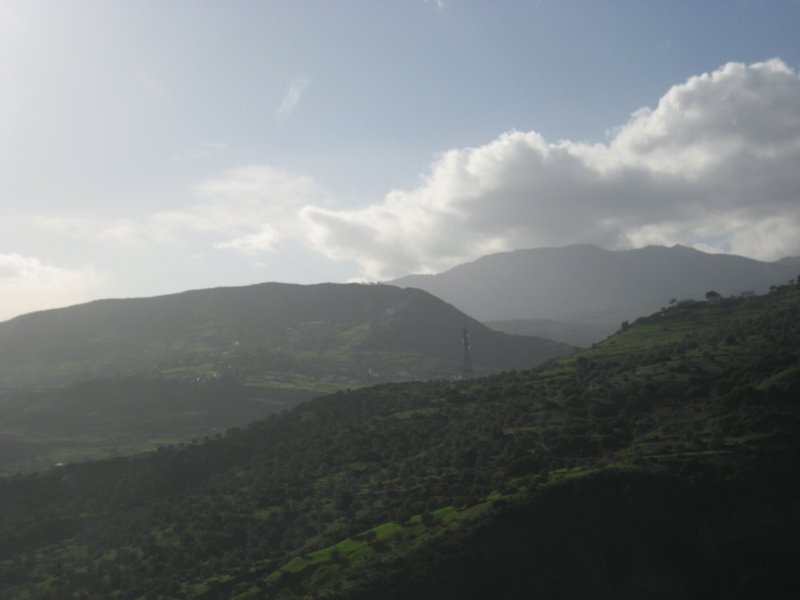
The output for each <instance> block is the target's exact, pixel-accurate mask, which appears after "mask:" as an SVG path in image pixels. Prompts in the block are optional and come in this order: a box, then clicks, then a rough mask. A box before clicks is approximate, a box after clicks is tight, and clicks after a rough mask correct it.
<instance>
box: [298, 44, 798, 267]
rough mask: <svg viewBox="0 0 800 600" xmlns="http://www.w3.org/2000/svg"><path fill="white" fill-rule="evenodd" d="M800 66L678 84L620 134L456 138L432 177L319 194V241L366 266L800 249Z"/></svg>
mask: <svg viewBox="0 0 800 600" xmlns="http://www.w3.org/2000/svg"><path fill="white" fill-rule="evenodd" d="M798 165H800V78H798V75H797V73H795V72H794V71H792V70H791V69H789V68H788V67H787V66H786V65H785V64H784V63H783V62H781V61H780V60H777V59H773V60H770V61H767V62H763V63H757V64H753V65H749V66H748V65H743V64H738V63H730V64H727V65H724V66H723V67H721V68H720V69H718V70H716V71H714V72H713V73H708V74H703V75H700V76H697V77H692V78H690V79H689V80H687V81H686V82H685V83H682V84H680V85H675V86H673V87H672V88H671V89H670V90H669V91H668V92H667V93H666V94H665V95H664V96H663V97H662V98H661V99H660V100H659V102H658V105H657V106H656V107H655V108H642V109H640V110H638V111H636V112H635V113H634V114H633V115H632V116H631V119H630V120H629V121H628V123H626V124H625V125H623V126H621V127H619V128H617V129H616V130H615V131H614V133H613V134H612V136H611V139H610V141H609V142H608V143H607V144H595V145H590V144H585V143H579V142H571V141H560V142H557V143H550V142H547V141H546V140H545V139H544V138H543V137H542V136H541V135H539V134H537V133H535V132H528V133H525V132H518V131H511V132H507V133H505V134H503V135H501V136H500V137H499V138H497V139H496V140H494V141H492V142H490V143H488V144H486V145H484V146H480V147H477V148H463V149H458V150H451V151H449V152H446V153H444V154H443V155H441V156H440V157H439V158H438V159H437V160H436V162H435V163H434V164H433V166H432V168H431V171H430V174H429V175H428V176H427V177H426V178H425V179H424V180H423V181H422V183H421V184H420V186H419V187H417V188H416V189H412V190H393V191H391V192H390V193H389V194H387V196H386V197H385V198H384V200H383V201H382V202H380V203H377V204H373V205H371V206H368V207H366V208H362V209H358V210H332V209H328V208H321V207H307V208H305V209H304V210H303V212H302V216H303V218H304V220H305V222H306V224H307V226H308V228H309V238H310V240H311V242H312V244H314V246H315V247H316V248H317V249H318V250H320V251H321V252H323V253H325V254H326V255H327V256H329V257H331V258H337V259H354V260H357V261H358V262H359V263H360V264H361V266H362V269H363V272H364V274H365V275H366V276H368V277H371V278H378V279H380V278H387V277H392V276H397V275H402V274H405V273H408V272H420V271H422V272H427V271H439V270H442V269H444V268H447V267H450V266H452V265H454V264H457V263H459V262H463V261H465V260H470V259H473V258H475V257H478V256H480V255H483V254H486V253H487V252H493V251H500V250H506V249H514V248H523V247H536V246H547V245H564V244H569V243H576V242H590V243H596V244H599V245H602V246H606V247H616V248H625V247H636V246H641V245H645V244H655V243H660V244H674V243H682V244H686V245H696V246H698V247H705V248H712V247H713V248H717V249H719V250H722V251H726V252H734V253H740V254H745V255H748V256H753V257H757V258H762V259H776V258H779V257H781V256H783V255H788V254H800V169H798Z"/></svg>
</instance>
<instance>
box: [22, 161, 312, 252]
mask: <svg viewBox="0 0 800 600" xmlns="http://www.w3.org/2000/svg"><path fill="white" fill-rule="evenodd" d="M192 191H193V196H194V200H193V201H192V202H191V203H187V205H186V206H184V207H179V208H175V209H171V210H162V211H157V212H154V213H150V214H147V215H142V216H133V217H126V218H118V219H111V220H103V219H90V218H80V217H59V216H45V215H39V216H35V217H32V218H31V222H32V224H33V225H34V226H35V227H37V228H38V229H39V230H43V231H46V232H48V233H53V234H59V235H70V236H72V237H80V238H83V239H93V240H95V241H97V242H101V243H102V242H112V243H115V244H122V245H126V246H129V247H130V248H138V249H147V248H151V247H154V246H184V247H199V248H210V247H214V248H218V249H226V250H237V251H241V252H244V253H247V254H252V253H254V252H270V251H274V250H276V249H278V248H279V247H280V245H281V243H282V242H283V241H284V240H286V239H297V238H302V236H303V231H302V227H301V226H302V223H301V221H300V219H299V216H298V215H299V212H300V210H301V209H302V207H303V206H305V205H307V204H310V203H312V202H313V203H316V204H319V203H321V202H324V201H325V193H324V191H323V190H322V189H321V188H320V186H318V185H317V184H316V183H315V182H314V181H313V180H312V179H311V178H310V177H307V176H303V175H295V174H293V173H290V172H287V171H284V170H282V169H278V168H275V167H272V166H269V165H248V166H244V167H239V168H236V169H232V170H230V171H228V172H226V173H223V174H222V175H221V176H220V177H217V178H213V179H208V180H206V181H203V182H201V183H199V184H198V185H196V186H195V187H194V189H193V190H192Z"/></svg>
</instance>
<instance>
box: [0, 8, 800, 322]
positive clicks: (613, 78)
mask: <svg viewBox="0 0 800 600" xmlns="http://www.w3.org/2000/svg"><path fill="white" fill-rule="evenodd" d="M798 31H800V1H798V0H780V1H779V0H722V1H716V0H704V1H703V2H696V1H681V0H676V1H673V2H661V1H655V0H652V1H650V0H635V1H634V0H631V1H614V0H609V1H601V0H539V1H536V0H529V1H510V0H508V1H506V0H496V1H492V2H488V1H485V0H427V1H426V0H381V1H378V0H359V1H355V0H337V1H333V0H318V1H304V0H296V1H294V0H293V1H292V2H278V1H267V0H265V1H255V0H228V1H225V2H222V1H207V0H170V1H168V2H165V1H163V0H69V1H64V0H52V1H47V0H0V320H4V319H9V318H12V317H14V316H15V315H19V314H22V313H27V312H32V311H35V310H41V309H46V308H54V307H60V306H66V305H70V304H75V303H79V302H85V301H89V300H92V299H98V298H111V297H115V298H119V297H131V296H151V295H158V294H165V293H172V292H179V291H183V290H187V289H198V288H208V287H217V286H228V285H247V284H252V283H259V282H263V281H284V282H294V283H314V282H322V281H341V282H344V281H385V280H389V279H391V278H394V277H399V276H402V275H406V274H409V273H420V272H421V273H434V272H440V271H442V270H445V269H447V268H450V267H452V266H455V265H457V264H460V263H463V262H467V261H470V260H473V259H475V258H478V257H480V256H482V255H485V254H489V253H492V252H499V251H506V250H514V249H518V248H535V247H542V246H563V245H568V244H573V243H592V244H597V245H599V246H601V247H605V248H609V249H626V248H636V247H641V246H645V245H649V244H660V245H668V246H669V245H673V244H683V245H687V246H693V247H696V248H698V249H701V250H705V251H710V252H722V253H735V254H740V255H744V256H749V257H752V258H756V259H759V260H777V259H779V258H781V257H783V256H795V255H800V168H798V166H800V77H799V76H798V70H799V69H800V35H798V33H797V32H798Z"/></svg>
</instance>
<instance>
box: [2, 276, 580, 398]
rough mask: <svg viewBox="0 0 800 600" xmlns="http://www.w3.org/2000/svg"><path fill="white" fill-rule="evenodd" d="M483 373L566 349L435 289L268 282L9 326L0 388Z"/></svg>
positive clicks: (26, 318) (83, 308)
mask: <svg viewBox="0 0 800 600" xmlns="http://www.w3.org/2000/svg"><path fill="white" fill-rule="evenodd" d="M463 327H467V328H468V330H469V334H470V336H471V340H472V350H473V356H472V358H473V362H474V365H475V368H476V372H482V371H483V372H485V371H488V370H497V369H508V368H523V367H530V366H533V365H534V364H538V363H540V362H542V361H543V360H545V359H548V358H551V357H553V356H558V355H561V354H564V353H565V352H568V351H569V350H570V349H569V348H567V347H565V346H564V345H561V344H555V343H552V342H549V341H546V340H535V339H531V338H526V337H515V336H508V335H503V334H500V333H498V332H495V331H492V330H490V329H489V328H487V327H485V326H484V325H482V324H480V323H478V322H477V321H475V320H474V319H472V318H470V317H468V316H467V315H465V314H463V313H462V312H460V311H458V310H457V309H455V308H454V307H453V306H450V305H448V304H446V303H444V302H442V301H441V300H439V299H437V298H434V297H433V296H431V295H430V294H428V293H426V292H423V291H420V290H411V289H406V290H403V289H400V288H396V287H392V286H383V285H371V286H367V285H355V284H352V285H340V284H320V285H311V286H302V285H290V284H279V283H265V284H260V285H253V286H248V287H237V288H217V289H209V290H199V291H191V292H185V293H182V294H174V295H168V296H159V297H154V298H139V299H127V300H102V301H97V302H90V303H88V304H82V305H78V306H73V307H69V308H64V309H57V310H49V311H43V312H38V313H33V314H29V315H23V316H21V317H17V318H15V319H12V320H10V321H6V322H4V323H0V384H3V383H5V384H10V383H14V384H18V383H21V382H24V383H40V382H43V381H44V382H58V381H64V380H67V381H69V380H75V379H85V378H91V377H97V376H101V377H105V376H112V375H124V374H130V373H153V374H160V375H166V376H174V377H179V376H185V377H189V376H191V377H192V378H195V377H212V376H213V377H219V376H222V375H224V374H239V375H241V374H245V375H247V376H258V377H267V378H269V379H274V378H279V379H280V378H286V377H292V378H301V379H315V378H327V379H329V380H330V379H332V378H340V379H342V378H346V379H348V380H353V381H354V382H355V381H362V380H368V381H369V380H378V381H380V380H391V379H409V378H419V377H440V376H450V375H456V374H457V373H460V370H461V363H462V329H463Z"/></svg>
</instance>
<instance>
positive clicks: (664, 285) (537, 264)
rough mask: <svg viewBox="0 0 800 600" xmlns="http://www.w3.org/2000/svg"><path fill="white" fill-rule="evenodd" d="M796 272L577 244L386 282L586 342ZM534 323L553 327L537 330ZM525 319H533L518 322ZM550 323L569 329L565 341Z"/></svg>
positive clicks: (691, 253) (653, 249) (725, 259)
mask: <svg viewBox="0 0 800 600" xmlns="http://www.w3.org/2000/svg"><path fill="white" fill-rule="evenodd" d="M797 271H798V265H797V263H796V262H794V259H792V258H787V259H784V260H783V261H780V262H776V263H767V262H760V261H757V260H752V259H749V258H744V257H741V256H732V255H727V254H706V253H704V252H700V251H698V250H694V249H691V248H686V247H684V246H673V247H671V248H665V247H660V246H648V247H646V248H641V249H637V250H624V251H609V250H603V249H601V248H597V247H595V246H589V245H576V246H567V247H563V248H539V249H531V250H517V251H514V252H504V253H499V254H493V255H490V256H485V257H483V258H480V259H478V260H476V261H474V262H471V263H467V264H463V265H459V266H457V267H454V268H452V269H450V270H448V271H445V272H443V273H440V274H437V275H409V276H407V277H402V278H400V279H396V280H394V281H392V282H390V283H392V284H394V285H399V286H411V287H416V288H420V289H423V290H426V291H428V292H430V293H432V294H434V295H436V296H438V297H439V298H442V299H443V300H445V301H446V302H451V303H452V304H454V305H455V306H457V307H458V308H460V309H461V310H463V311H465V312H466V313H468V314H470V315H473V316H474V317H476V318H477V319H480V320H482V321H509V320H515V321H517V323H516V325H513V324H512V326H509V324H508V323H506V324H505V325H500V327H501V328H502V329H503V330H505V331H514V332H517V333H521V332H523V331H524V332H525V333H528V334H531V333H534V334H537V335H543V336H547V335H550V336H552V338H553V339H559V340H561V341H566V340H570V341H572V342H575V341H576V340H578V339H584V340H585V341H588V342H591V341H596V340H599V339H601V338H602V337H604V336H605V335H607V334H609V333H611V332H613V331H614V330H616V328H618V327H619V325H620V323H621V322H622V321H623V320H631V319H634V318H636V317H639V316H642V315H646V314H650V313H652V312H653V311H656V310H658V309H659V308H661V307H663V306H666V305H667V304H668V303H669V301H670V299H672V298H675V299H677V300H681V299H686V298H694V299H698V300H699V299H703V297H704V295H705V293H706V292H707V291H710V290H714V291H717V292H719V293H720V294H722V295H723V296H725V295H731V294H738V293H740V292H744V291H755V292H763V291H766V290H767V289H769V287H770V286H771V285H774V284H780V283H784V282H785V281H786V280H788V279H790V278H793V277H795V276H796V275H797V274H798V273H797ZM539 319H544V320H547V321H549V322H551V323H549V324H545V326H543V327H540V326H539V325H541V323H539V324H537V322H536V321H535V320H539ZM527 320H533V321H528V322H527V323H524V324H523V321H527ZM553 321H556V322H558V321H561V322H564V323H565V324H566V325H565V329H564V331H563V335H562V332H561V331H560V330H559V329H558V327H555V328H554V327H553V324H552V322H553ZM520 325H524V326H520ZM576 327H578V328H579V329H580V330H581V331H578V332H577V335H578V337H577V338H576V337H575V336H576V331H575V328H576Z"/></svg>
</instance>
